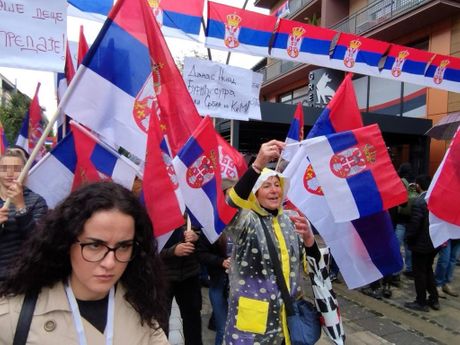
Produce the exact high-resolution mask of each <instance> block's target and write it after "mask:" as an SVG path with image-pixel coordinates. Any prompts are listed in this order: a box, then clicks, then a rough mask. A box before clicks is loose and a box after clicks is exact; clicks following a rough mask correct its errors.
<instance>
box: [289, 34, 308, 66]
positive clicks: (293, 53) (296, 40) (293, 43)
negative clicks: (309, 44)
mask: <svg viewBox="0 0 460 345" xmlns="http://www.w3.org/2000/svg"><path fill="white" fill-rule="evenodd" d="M304 33H305V29H304V28H302V27H295V28H292V32H291V33H290V34H289V37H288V42H287V43H288V46H287V54H288V55H289V56H290V57H291V58H294V59H295V58H296V57H298V56H299V51H300V47H301V45H302V40H303V34H304Z"/></svg>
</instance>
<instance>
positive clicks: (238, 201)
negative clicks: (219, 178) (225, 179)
mask: <svg viewBox="0 0 460 345" xmlns="http://www.w3.org/2000/svg"><path fill="white" fill-rule="evenodd" d="M259 176H260V174H258V173H256V172H255V170H254V169H253V168H252V167H251V168H249V169H248V170H246V172H245V173H244V175H243V176H242V177H241V178H240V180H239V181H238V182H237V184H236V185H235V186H233V188H231V189H230V191H229V193H228V196H227V201H228V203H229V204H230V205H231V206H233V207H235V208H246V209H249V208H250V205H249V204H248V202H247V200H248V199H249V196H250V195H251V191H252V187H254V185H255V183H256V181H257V179H258V178H259Z"/></svg>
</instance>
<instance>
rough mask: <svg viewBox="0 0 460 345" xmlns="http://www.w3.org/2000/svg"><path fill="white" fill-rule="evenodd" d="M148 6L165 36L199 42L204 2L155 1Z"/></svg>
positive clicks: (194, 0) (197, 0) (193, 0)
mask: <svg viewBox="0 0 460 345" xmlns="http://www.w3.org/2000/svg"><path fill="white" fill-rule="evenodd" d="M149 4H150V7H151V8H152V12H153V15H154V16H155V19H156V20H157V23H158V25H159V26H160V27H161V31H162V32H163V34H164V35H165V36H169V37H177V38H185V39H193V40H195V41H199V39H198V36H199V35H200V28H201V18H202V16H203V7H204V0H188V1H180V0H155V1H149Z"/></svg>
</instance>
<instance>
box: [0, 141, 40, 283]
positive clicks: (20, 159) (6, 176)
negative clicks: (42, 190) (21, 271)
mask: <svg viewBox="0 0 460 345" xmlns="http://www.w3.org/2000/svg"><path fill="white" fill-rule="evenodd" d="M25 163H26V158H25V156H24V154H23V153H22V152H21V151H19V150H18V149H8V150H7V151H6V152H5V153H4V154H3V156H2V157H1V158H0V283H1V282H2V281H3V280H5V278H6V277H7V275H8V269H9V267H10V266H11V265H13V264H14V262H15V258H16V257H17V256H18V255H20V249H21V245H22V243H23V242H24V241H25V240H26V239H27V237H28V236H29V234H30V233H31V231H33V228H34V227H35V223H36V222H37V221H38V220H39V219H40V218H41V217H42V216H43V215H45V214H46V212H47V211H48V207H47V205H46V201H45V199H43V198H42V197H41V196H40V195H38V194H36V193H34V192H32V191H31V190H30V189H28V188H26V187H24V186H23V184H22V183H20V182H19V181H17V178H18V177H19V174H20V173H21V171H22V169H23V168H24V165H25ZM7 199H10V201H11V204H10V206H9V207H8V208H6V207H4V205H5V201H6V200H7Z"/></svg>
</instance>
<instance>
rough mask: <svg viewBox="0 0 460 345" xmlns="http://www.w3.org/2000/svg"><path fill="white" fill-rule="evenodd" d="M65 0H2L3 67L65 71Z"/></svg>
mask: <svg viewBox="0 0 460 345" xmlns="http://www.w3.org/2000/svg"><path fill="white" fill-rule="evenodd" d="M66 6H67V1H65V0H54V1H47V0H14V1H10V0H0V66H5V67H17V68H27V69H36V70H44V71H53V72H62V71H63V70H64V62H65V50H66V30H67V14H66Z"/></svg>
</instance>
